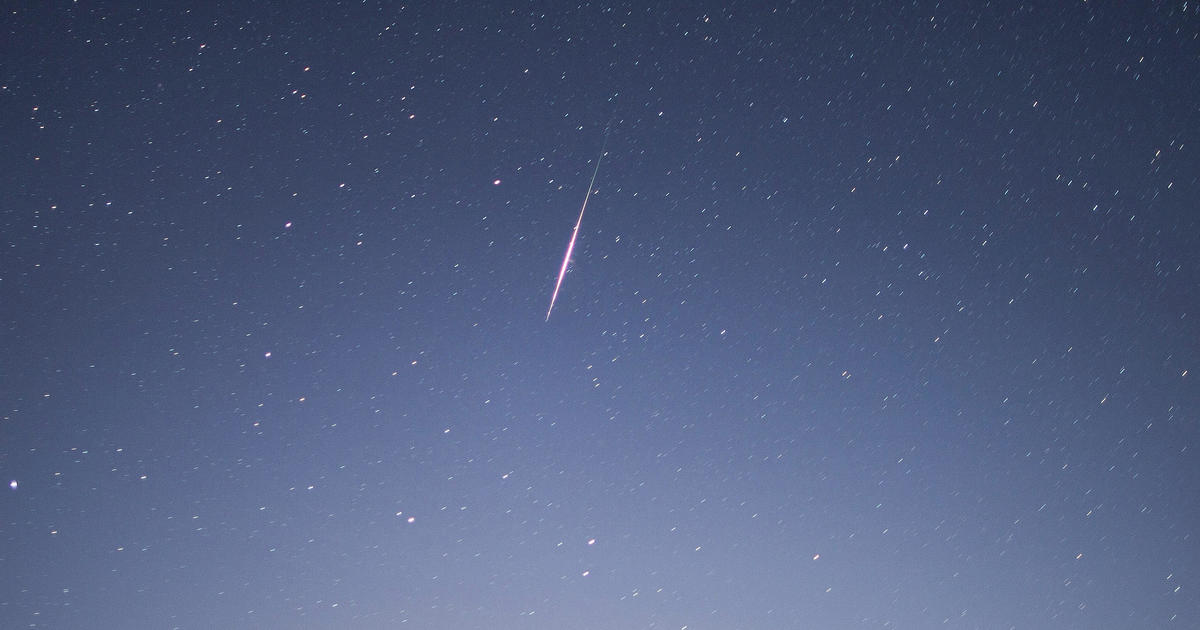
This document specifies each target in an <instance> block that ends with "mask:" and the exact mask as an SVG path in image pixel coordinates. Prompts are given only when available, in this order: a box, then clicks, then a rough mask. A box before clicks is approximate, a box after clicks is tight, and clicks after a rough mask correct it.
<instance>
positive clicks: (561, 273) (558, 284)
mask: <svg viewBox="0 0 1200 630" xmlns="http://www.w3.org/2000/svg"><path fill="white" fill-rule="evenodd" d="M606 146H608V130H607V129H606V130H605V132H604V142H603V144H601V146H600V157H598V158H596V170H594V171H592V181H590V182H588V189H587V194H586V195H584V196H583V207H581V208H580V209H579V218H578V219H576V220H575V229H574V230H572V231H571V242H569V243H567V254H566V255H565V256H563V261H562V267H559V269H558V280H555V281H554V294H553V295H551V296H550V308H548V309H546V321H550V313H552V312H553V311H554V302H555V301H556V300H558V290H559V289H560V288H562V281H563V278H564V277H565V276H566V275H567V267H568V266H569V265H570V264H571V252H572V251H574V249H575V239H576V238H577V237H578V236H579V226H580V225H582V224H583V213H584V212H587V204H588V199H591V198H592V187H593V186H595V185H596V174H597V173H599V172H600V160H603V159H604V148H605V147H606Z"/></svg>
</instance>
